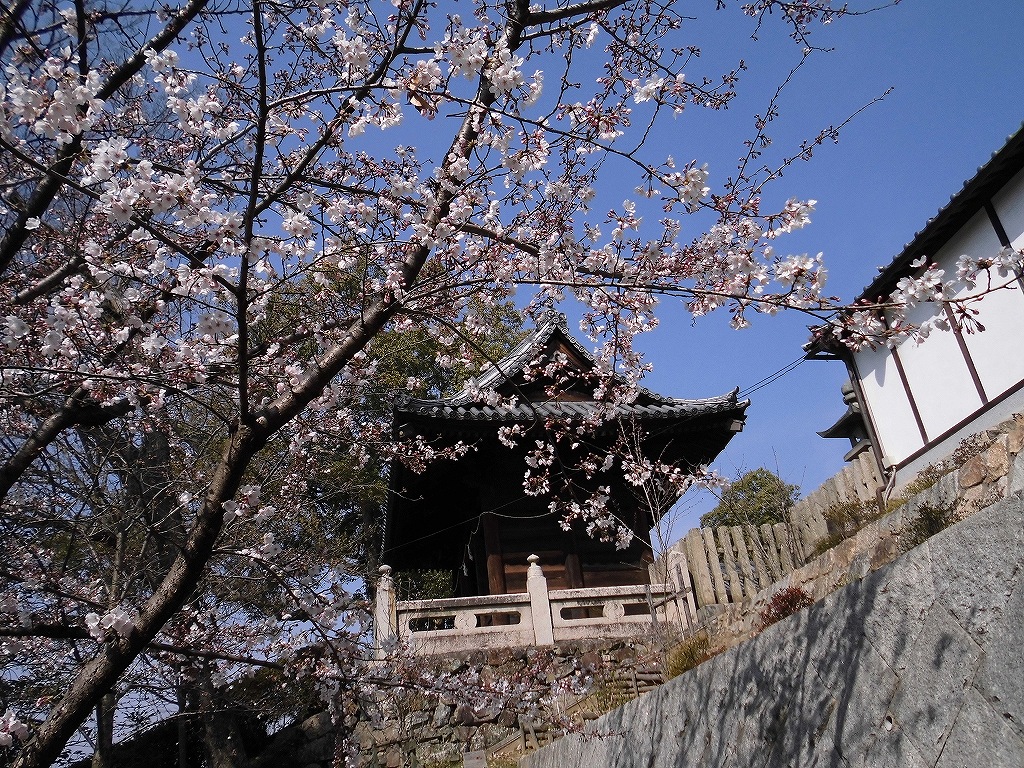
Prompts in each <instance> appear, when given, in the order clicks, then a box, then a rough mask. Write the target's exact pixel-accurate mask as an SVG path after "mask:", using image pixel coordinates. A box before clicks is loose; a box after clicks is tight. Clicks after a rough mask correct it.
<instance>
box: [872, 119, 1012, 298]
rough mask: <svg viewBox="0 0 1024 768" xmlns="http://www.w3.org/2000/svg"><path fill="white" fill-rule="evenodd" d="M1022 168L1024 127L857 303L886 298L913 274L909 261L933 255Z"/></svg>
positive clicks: (929, 222) (965, 183)
mask: <svg viewBox="0 0 1024 768" xmlns="http://www.w3.org/2000/svg"><path fill="white" fill-rule="evenodd" d="M1021 168H1024V126H1022V127H1021V128H1019V129H1018V130H1017V132H1016V133H1014V134H1013V135H1011V136H1010V137H1009V138H1008V139H1007V140H1006V143H1005V144H1004V145H1003V146H1002V148H1001V149H999V150H997V151H996V152H994V153H993V154H992V157H991V159H990V160H989V161H988V162H987V163H985V164H984V165H983V166H981V167H980V168H979V169H978V171H977V173H975V175H974V176H973V177H972V178H970V179H968V180H967V181H965V182H964V185H963V188H961V189H960V191H959V192H957V193H956V194H954V195H952V196H951V197H950V199H949V202H948V203H947V204H946V205H945V206H943V207H942V208H940V209H939V211H938V213H936V214H935V215H934V216H933V217H932V218H931V219H930V220H929V221H928V223H927V224H925V226H924V228H923V229H921V231H919V232H918V233H917V234H915V235H914V238H913V239H912V240H911V241H910V242H909V243H907V244H906V245H905V246H903V250H902V251H900V253H899V254H898V255H897V256H896V257H895V258H894V259H893V260H892V262H891V263H890V264H889V265H888V266H887V267H885V268H884V269H882V270H881V271H880V272H879V274H878V277H876V278H875V279H874V280H873V281H872V282H871V284H870V285H868V286H867V287H866V288H865V289H864V290H863V291H862V292H861V294H860V296H858V297H857V300H858V301H861V300H865V301H875V300H877V299H878V298H880V297H887V296H889V294H891V293H892V291H893V290H894V289H895V287H896V283H897V282H899V280H900V278H902V277H904V276H906V275H907V274H908V273H909V272H911V271H912V270H911V268H910V263H911V262H912V261H914V260H915V259H917V258H919V257H920V256H931V255H933V254H934V253H935V251H937V250H938V249H939V248H941V247H942V246H943V245H944V244H945V243H946V241H947V240H949V239H950V238H951V237H952V236H953V235H954V234H955V233H956V231H957V230H959V229H960V228H961V227H963V226H964V225H965V224H966V223H967V222H968V220H970V218H971V217H972V216H974V215H975V214H976V213H977V212H978V211H980V210H981V209H982V208H983V207H984V206H985V203H987V202H988V201H989V200H991V199H992V196H993V195H994V194H995V193H996V192H998V191H999V189H1001V188H1002V187H1003V186H1004V185H1005V184H1006V183H1007V182H1008V181H1009V180H1010V179H1011V178H1013V177H1014V176H1015V175H1016V174H1017V173H1018V172H1019V171H1020V170H1021Z"/></svg>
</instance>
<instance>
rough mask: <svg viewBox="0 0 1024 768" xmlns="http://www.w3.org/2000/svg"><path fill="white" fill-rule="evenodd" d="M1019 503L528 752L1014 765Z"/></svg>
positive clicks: (1022, 586)
mask: <svg viewBox="0 0 1024 768" xmlns="http://www.w3.org/2000/svg"><path fill="white" fill-rule="evenodd" d="M1022 507H1024V505H1022V502H1021V499H1020V497H1019V496H1014V497H1011V498H1010V499H1006V500H1004V501H1001V502H998V503H996V504H993V505H992V506H990V507H988V508H987V509H986V510H984V511H982V512H979V513H977V514H976V515H974V516H972V517H970V518H968V519H967V520H965V521H963V522H961V523H959V524H957V525H955V526H953V527H951V528H948V529H947V530H945V531H943V532H942V533H940V534H938V535H937V536H935V537H933V538H932V539H930V540H929V541H928V542H926V543H925V544H923V545H922V546H920V547H917V548H916V549H914V550H911V552H909V553H907V554H906V555H904V556H903V557H901V558H899V559H898V560H896V561H895V562H893V563H891V564H890V565H888V566H886V567H884V568H882V569H880V570H878V571H875V572H874V573H871V574H870V575H868V576H866V577H865V578H864V579H863V580H860V581H856V582H854V583H852V584H849V585H848V586H846V587H844V588H843V589H841V590H839V591H838V592H835V593H834V594H832V595H830V596H829V597H827V598H826V599H825V600H823V601H821V602H820V603H818V604H817V605H815V606H813V607H812V608H810V609H808V610H805V611H802V612H800V613H799V614H797V615H795V616H793V617H790V618H789V619H787V620H785V621H782V622H780V623H779V624H776V625H775V626H773V627H770V628H769V629H767V630H765V631H764V632H763V633H762V634H760V635H759V636H757V637H755V638H754V639H753V640H751V641H749V642H747V643H744V644H743V645H741V646H738V647H736V648H733V649H732V650H730V651H728V652H726V653H724V654H722V655H719V656H717V657H715V658H714V659H712V660H711V661H708V662H707V663H705V664H704V665H702V666H700V667H698V668H697V669H695V670H693V671H692V672H689V673H687V674H685V675H683V676H681V677H679V678H676V679H675V680H673V681H670V682H669V683H667V684H666V685H664V686H662V687H661V688H659V689H658V690H656V691H654V692H653V693H650V694H648V695H646V696H644V697H642V698H641V699H638V700H637V701H634V702H632V703H630V704H628V705H626V706H625V707H622V708H621V709H619V710H616V711H614V712H611V713H609V714H608V715H606V716H604V717H603V718H601V719H599V720H597V721H595V722H594V723H593V724H591V727H590V728H589V729H588V733H587V734H584V735H583V736H570V737H566V738H564V739H562V740H561V741H559V742H556V743H555V744H553V745H551V746H550V747H547V748H545V749H543V750H541V751H540V752H538V753H536V754H534V755H531V756H529V757H527V758H525V759H524V760H523V761H522V765H523V766H526V767H527V768H549V767H550V768H570V767H571V766H580V768H583V766H587V768H591V767H592V766H597V765H601V766H609V767H611V768H617V767H622V768H625V767H626V766H629V767H630V768H632V767H633V766H650V767H651V768H653V767H654V766H666V767H667V766H698V765H699V766H702V767H703V766H708V767H713V766H794V767H796V766H808V765H815V766H843V767H844V768H845V767H846V766H861V765H869V766H872V767H873V768H885V767H886V766H893V767H894V768H895V766H901V767H906V768H917V767H918V766H928V767H929V768H931V767H932V766H935V767H936V768H945V767H946V766H961V767H962V766H968V765H971V766H974V765H984V766H986V768H998V767H1001V766H1007V768H1010V767H1012V768H1019V767H1020V766H1022V765H1024V676H1022V675H1021V672H1020V670H1021V669H1024V646H1022V645H1021V643H1020V642H1019V638H1018V637H1017V635H1018V634H1019V632H1020V629H1021V627H1024V565H1022V560H1024V517H1022Z"/></svg>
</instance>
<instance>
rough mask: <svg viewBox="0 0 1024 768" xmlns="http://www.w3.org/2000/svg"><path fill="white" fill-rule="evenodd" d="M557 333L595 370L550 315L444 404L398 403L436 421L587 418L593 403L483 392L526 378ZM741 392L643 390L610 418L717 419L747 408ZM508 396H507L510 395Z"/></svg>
mask: <svg viewBox="0 0 1024 768" xmlns="http://www.w3.org/2000/svg"><path fill="white" fill-rule="evenodd" d="M556 334H557V335H558V336H559V337H560V338H558V339H556V341H560V342H562V343H564V344H566V345H568V347H569V349H571V350H572V351H574V352H575V353H576V354H577V355H578V356H579V358H580V359H581V360H583V361H585V362H586V363H587V364H589V365H590V366H591V367H592V366H593V358H592V357H591V355H590V354H589V353H588V352H587V351H586V350H585V349H584V348H583V347H582V345H580V343H579V342H578V341H576V339H575V338H573V336H572V334H570V333H569V331H568V327H567V325H566V319H565V315H563V314H561V313H558V312H554V311H548V312H546V313H545V314H544V315H543V316H542V317H541V318H540V321H539V322H538V324H537V329H536V330H535V331H534V332H533V333H532V334H530V335H529V336H527V337H526V338H525V339H523V341H521V342H520V343H519V344H518V345H516V347H515V348H513V349H512V351H511V352H509V354H508V355H506V356H505V357H504V358H503V359H502V360H501V361H500V362H498V363H497V364H496V365H493V366H491V367H490V368H488V369H487V370H485V371H484V372H483V373H481V374H480V376H478V377H477V378H476V379H474V380H471V381H470V382H469V383H468V384H467V385H466V387H465V388H464V389H463V390H462V391H461V392H459V393H458V394H455V395H453V396H451V397H446V398H442V399H439V400H425V399H419V398H411V397H406V398H402V399H400V400H399V401H398V402H397V403H396V408H395V409H396V411H397V412H398V413H399V414H406V415H415V416H420V417H426V418H436V419H458V420H472V421H520V422H522V421H528V422H532V421H537V420H540V419H547V418H562V419H564V418H568V419H573V418H586V417H587V416H589V415H591V414H593V413H594V410H595V408H598V407H600V406H599V405H598V404H596V403H595V402H593V401H586V400H584V401H574V400H543V401H539V402H528V401H526V400H524V399H522V398H519V399H518V400H517V401H516V404H515V405H498V406H491V405H487V404H485V403H484V402H482V401H481V399H480V392H481V391H484V392H498V391H500V390H501V389H502V388H503V387H504V386H505V385H506V384H508V383H509V382H510V381H512V380H513V379H515V378H517V377H519V376H522V374H523V372H524V369H525V368H526V367H527V366H528V365H529V364H530V363H531V362H533V361H534V360H535V359H536V358H537V357H538V355H541V354H542V353H543V352H544V350H545V348H546V347H547V346H548V345H549V343H550V342H551V341H552V339H553V337H555V336H556ZM737 392H738V389H736V390H733V391H732V392H729V393H727V394H724V395H719V396H717V397H708V398H702V399H696V400H689V399H678V398H672V397H665V396H663V395H658V394H655V393H654V392H651V391H650V390H648V389H645V388H643V387H640V388H639V392H638V394H637V399H636V401H635V402H634V403H632V404H629V405H611V406H608V408H609V410H608V412H607V413H606V414H604V415H605V416H606V418H607V419H615V418H642V419H676V420H680V419H685V418H688V417H695V416H703V415H712V414H715V413H722V412H726V411H731V410H740V411H742V410H743V409H745V408H746V407H747V406H748V405H749V404H750V401H749V400H744V401H742V402H740V401H739V400H738V399H737ZM506 394H508V392H507V391H506Z"/></svg>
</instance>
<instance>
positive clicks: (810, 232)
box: [643, 0, 1024, 536]
mask: <svg viewBox="0 0 1024 768" xmlns="http://www.w3.org/2000/svg"><path fill="white" fill-rule="evenodd" d="M1022 10H1024V7H1022V6H1021V4H1020V3H1019V2H1017V1H1011V0H984V1H979V2H975V3H964V2H962V0H904V1H903V2H902V3H900V4H899V5H898V6H896V7H894V8H889V9H886V10H883V11H880V12H878V13H873V14H869V15H867V16H863V17H848V18H845V19H842V20H840V21H838V22H836V23H834V24H832V25H830V26H828V27H825V28H823V29H820V30H818V32H817V33H816V39H815V42H816V43H817V44H818V45H823V46H828V47H832V48H833V50H832V51H830V52H827V53H822V54H820V55H819V54H815V55H813V56H812V57H811V60H810V61H809V62H808V64H807V65H806V66H805V67H804V68H803V69H802V70H801V71H800V72H799V73H798V74H797V76H796V78H795V79H794V81H793V82H792V84H791V87H789V88H788V89H787V91H786V92H785V94H784V96H783V99H782V102H781V107H782V113H781V116H780V118H779V120H778V121H777V122H776V124H775V126H774V131H773V137H774V139H775V148H776V149H778V150H784V149H788V148H789V147H793V146H796V145H798V144H799V142H800V140H801V139H805V138H810V137H812V136H814V135H815V134H816V133H817V131H818V130H819V129H820V128H822V127H824V126H826V125H829V124H837V123H839V122H842V120H843V119H845V118H846V117H847V116H848V115H849V114H850V113H852V112H853V111H855V110H856V109H857V108H859V107H860V106H861V105H863V104H865V103H867V102H869V101H870V100H871V99H872V98H874V97H875V96H878V95H880V94H882V93H883V92H885V91H886V89H888V88H890V87H891V88H893V92H892V94H891V95H889V96H888V97H887V98H886V99H885V100H884V101H882V102H881V103H878V104H875V105H873V106H872V107H870V108H869V109H868V110H866V111H865V112H863V113H862V114H861V115H859V116H858V117H857V118H856V119H855V120H854V121H853V123H852V124H851V125H849V126H848V127H847V128H846V129H845V130H844V132H843V133H842V137H841V140H840V142H839V143H838V144H835V145H832V144H829V145H826V146H823V147H821V148H819V149H818V151H817V152H816V153H815V156H814V158H813V159H812V160H811V161H810V162H808V163H801V164H799V165H797V166H795V167H794V168H792V169H791V170H790V171H789V172H787V173H786V175H785V176H784V178H783V179H781V180H780V181H779V182H777V183H775V185H774V186H773V188H772V191H771V193H770V195H772V196H774V197H775V199H776V200H784V199H786V198H788V197H800V198H811V199H815V200H817V201H818V205H817V211H816V213H815V215H814V216H813V223H812V225H811V226H810V227H808V228H807V229H805V230H803V231H801V232H799V233H796V234H794V235H791V236H788V237H786V238H783V239H780V240H779V241H778V249H779V251H782V252H787V253H803V252H810V253H812V254H813V253H817V252H819V251H821V252H824V254H825V263H826V265H827V266H828V268H829V273H830V278H829V283H828V286H827V287H828V291H827V292H828V293H830V294H835V295H838V296H840V297H841V298H843V299H844V300H847V301H849V300H851V299H852V298H854V297H855V296H856V295H857V294H858V293H859V291H860V289H861V288H863V287H864V286H865V285H867V283H868V282H869V281H870V279H871V277H872V276H873V275H874V274H875V273H876V267H878V266H881V265H883V264H886V263H888V262H889V261H890V260H891V258H892V257H893V256H894V255H896V254H897V253H898V252H899V251H900V250H901V248H902V247H903V245H904V244H905V243H906V242H908V241H909V240H910V239H911V238H912V237H913V235H914V233H915V232H916V231H918V230H919V229H921V228H922V227H923V226H924V224H925V223H926V222H927V220H928V219H929V218H931V217H932V216H933V215H934V214H935V213H936V212H937V211H938V209H939V208H941V207H942V206H943V205H944V204H945V203H946V202H948V200H949V198H950V196H951V195H952V194H954V193H955V192H956V191H958V190H959V189H960V187H961V186H962V184H963V182H964V181H965V180H967V179H968V178H970V177H971V176H973V175H974V172H975V171H976V170H977V168H978V166H980V165H982V164H983V163H984V162H985V161H986V160H987V159H988V158H989V157H990V156H991V154H992V153H993V152H994V151H996V150H997V149H998V148H999V147H1000V146H1002V144H1003V142H1004V141H1005V139H1006V137H1007V136H1008V135H1010V134H1011V133H1013V132H1014V131H1016V130H1017V128H1018V127H1020V125H1021V122H1022V121H1024V78H1022V77H1021V75H1020V67H1021V63H1020V40H1021V38H1022V33H1024V14H1022V13H1021V11H1022ZM729 14H732V15H729ZM711 21H712V23H713V25H714V26H713V28H711V27H709V31H708V32H707V41H708V42H707V44H706V45H707V47H706V55H705V56H703V57H702V59H701V64H702V65H704V64H709V65H710V64H711V63H714V61H716V60H718V59H720V61H721V62H722V63H725V62H728V61H730V60H731V59H730V56H731V57H735V56H736V54H737V52H739V54H740V55H742V56H743V57H744V59H745V60H746V61H747V63H748V66H749V67H750V71H749V72H748V74H747V76H746V77H745V78H744V80H742V81H741V82H740V85H739V90H740V96H739V97H738V99H737V101H736V102H735V103H734V105H733V106H732V107H731V108H730V109H729V110H728V111H727V112H725V113H715V114H712V115H707V116H700V117H698V118H696V119H690V120H689V121H687V122H684V121H680V123H679V126H678V127H677V128H675V129H674V130H675V131H676V133H675V134H674V135H673V134H672V133H671V132H670V133H669V134H668V135H662V136H660V137H659V141H663V142H666V143H667V144H672V143H674V142H678V143H679V145H680V147H681V149H680V153H679V155H677V157H680V158H681V159H688V158H689V156H690V155H693V156H695V157H698V158H700V159H701V161H702V162H703V161H705V160H706V161H707V162H709V169H710V170H711V172H712V181H714V179H715V175H716V173H720V174H723V175H727V174H728V173H729V172H730V171H731V170H732V169H733V168H734V167H735V161H736V158H737V157H738V153H739V141H740V139H741V138H742V137H743V136H744V135H746V134H749V132H750V125H751V116H752V115H753V114H755V113H757V112H760V111H762V110H763V108H764V105H765V103H766V101H767V99H768V98H769V97H770V96H771V93H772V92H773V91H774V87H775V84H776V83H777V82H778V81H779V80H780V79H781V77H784V76H785V73H786V72H787V71H788V70H789V68H790V67H791V66H792V65H793V64H794V63H795V62H796V61H797V60H798V59H799V49H797V48H794V45H793V43H792V42H791V41H788V40H787V39H785V37H784V35H780V34H778V32H779V29H778V28H775V29H765V30H764V31H763V32H762V34H761V35H760V39H759V40H757V41H744V40H742V39H739V36H742V35H744V34H745V32H744V31H745V30H749V25H747V24H745V23H744V20H743V19H742V18H741V17H740V15H739V14H738V13H734V12H733V10H730V11H729V12H728V13H725V12H722V13H717V14H713V15H712V16H711ZM773 33H774V34H773ZM716 57H717V59H716ZM686 117H687V118H694V116H693V115H686ZM690 147H692V151H691V152H687V151H686V150H687V149H689V148H690ZM719 178H720V177H719ZM766 197H767V196H766ZM660 316H661V318H662V325H661V326H660V327H659V328H658V329H657V330H656V331H655V332H654V333H652V334H650V335H649V337H648V338H647V339H646V341H645V343H644V345H643V348H644V349H645V350H646V352H647V354H648V356H649V359H650V360H651V362H653V364H654V366H655V370H654V372H653V373H652V374H651V375H650V376H649V377H648V379H647V380H646V381H645V383H646V384H647V385H648V386H649V387H650V388H651V389H654V390H655V391H658V392H660V393H663V394H667V395H672V396H676V397H700V396H706V395H712V394H719V393H721V392H725V391H728V390H729V389H731V388H733V387H735V386H739V387H740V388H747V387H749V386H750V385H752V384H754V383H755V382H757V381H759V380H760V379H762V378H764V377H766V376H768V375H769V374H771V373H773V372H774V371H776V370H778V369H780V368H782V367H783V366H785V365H786V364H787V363H790V362H792V361H793V360H795V359H796V358H798V357H799V356H800V355H801V344H803V343H804V342H805V341H806V339H807V331H806V328H805V326H806V325H807V323H808V319H807V318H804V317H801V316H799V315H797V314H795V313H794V314H791V315H789V316H787V317H775V318H767V317H765V318H756V320H755V323H754V327H753V328H751V329H748V330H745V331H732V330H730V329H729V328H728V326H727V322H728V315H725V314H721V315H718V314H713V315H711V316H709V317H706V318H702V319H701V320H699V321H697V323H696V325H695V326H692V321H691V320H690V319H689V318H688V317H687V316H685V314H684V313H683V312H682V311H681V310H679V309H677V308H673V307H672V306H670V305H669V304H666V305H665V306H664V307H663V311H662V312H661V315H660ZM691 326H692V327H691ZM844 378H845V371H844V368H843V366H842V364H840V363H824V362H806V363H803V364H802V365H800V366H799V367H798V368H796V369H795V370H794V371H793V372H791V373H789V374H788V375H786V376H785V377H783V378H782V379H780V380H779V381H778V382H776V383H774V384H772V385H770V386H768V387H765V388H763V389H760V390H759V391H757V392H756V393H754V394H753V395H752V396H751V399H752V401H753V402H752V405H751V407H750V410H749V411H748V418H747V426H746V428H745V430H744V432H743V433H741V434H739V435H737V436H736V437H735V438H734V440H733V442H732V444H731V445H730V446H729V448H728V449H727V450H726V451H725V452H724V453H723V454H722V456H721V457H720V459H719V461H718V462H717V468H718V469H719V471H721V472H722V473H723V474H726V475H735V474H736V472H737V471H739V470H744V469H753V468H755V467H758V466H767V467H768V468H770V469H773V470H775V471H778V472H779V473H780V474H781V475H782V477H783V478H784V479H786V480H787V481H788V482H792V483H797V484H799V485H800V486H801V488H802V489H803V491H804V493H808V492H810V491H812V490H814V489H815V488H816V487H817V486H818V485H820V483H821V482H822V481H824V480H825V479H826V478H828V477H829V476H831V475H832V474H834V473H835V472H836V471H837V470H838V469H839V468H840V467H841V466H842V455H843V453H844V452H845V451H846V449H847V448H848V447H849V445H848V443H847V441H845V440H824V439H822V438H820V437H818V436H817V435H816V434H815V432H816V431H817V430H821V429H824V428H826V427H828V426H829V425H830V424H831V423H832V422H833V421H834V419H835V418H837V417H838V416H839V415H840V413H841V412H842V411H843V405H842V402H841V398H840V392H839V387H840V385H841V383H842V381H843V379H844ZM713 503H714V500H713V499H707V498H705V499H697V500H694V501H688V500H684V502H683V506H684V507H685V509H686V511H685V513H684V514H683V515H682V516H681V521H680V522H679V523H678V524H677V526H676V531H675V533H676V535H677V536H678V535H680V534H681V533H684V532H685V530H686V529H687V528H689V527H691V526H693V525H696V524H697V517H698V516H699V514H700V513H701V512H704V511H707V510H708V509H709V508H710V507H711V506H713Z"/></svg>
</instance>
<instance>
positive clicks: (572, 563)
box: [565, 552, 583, 589]
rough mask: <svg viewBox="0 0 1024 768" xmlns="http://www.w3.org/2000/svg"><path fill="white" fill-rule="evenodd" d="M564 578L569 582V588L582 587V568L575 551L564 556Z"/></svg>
mask: <svg viewBox="0 0 1024 768" xmlns="http://www.w3.org/2000/svg"><path fill="white" fill-rule="evenodd" d="M565 578H566V581H568V582H569V589H583V568H582V566H581V565H580V556H579V555H578V554H576V553H575V552H570V553H569V554H567V555H566V556H565Z"/></svg>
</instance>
